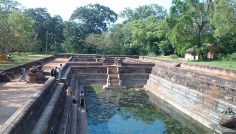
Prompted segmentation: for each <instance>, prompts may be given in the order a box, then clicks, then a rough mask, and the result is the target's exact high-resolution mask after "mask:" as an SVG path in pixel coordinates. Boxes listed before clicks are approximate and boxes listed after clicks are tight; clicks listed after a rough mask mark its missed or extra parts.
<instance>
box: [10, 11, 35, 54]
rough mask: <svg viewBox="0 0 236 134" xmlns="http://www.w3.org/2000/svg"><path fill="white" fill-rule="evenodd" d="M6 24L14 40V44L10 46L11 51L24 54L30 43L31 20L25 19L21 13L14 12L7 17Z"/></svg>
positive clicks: (32, 22)
mask: <svg viewBox="0 0 236 134" xmlns="http://www.w3.org/2000/svg"><path fill="white" fill-rule="evenodd" d="M8 24H9V26H10V29H11V31H12V32H13V38H14V44H11V48H12V50H17V51H18V52H20V51H24V52H25V51H26V50H27V49H28V48H29V44H30V42H31V41H32V38H31V37H32V36H31V35H32V33H33V26H34V21H33V19H31V18H29V17H25V16H24V14H23V13H22V12H17V11H14V12H12V13H11V14H10V15H9V19H8ZM19 54H20V53H19Z"/></svg>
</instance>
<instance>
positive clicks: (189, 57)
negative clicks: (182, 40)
mask: <svg viewBox="0 0 236 134" xmlns="http://www.w3.org/2000/svg"><path fill="white" fill-rule="evenodd" d="M196 47H197V46H194V47H191V48H189V49H187V50H186V51H185V55H184V59H186V60H198V56H197V55H193V51H194V49H195V48H196Z"/></svg>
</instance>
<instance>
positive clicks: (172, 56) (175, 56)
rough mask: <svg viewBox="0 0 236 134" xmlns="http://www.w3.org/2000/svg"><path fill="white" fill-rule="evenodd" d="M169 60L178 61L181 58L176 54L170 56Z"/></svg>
mask: <svg viewBox="0 0 236 134" xmlns="http://www.w3.org/2000/svg"><path fill="white" fill-rule="evenodd" d="M169 58H171V59H172V60H176V59H178V58H179V56H178V55H176V54H171V55H170V56H169Z"/></svg>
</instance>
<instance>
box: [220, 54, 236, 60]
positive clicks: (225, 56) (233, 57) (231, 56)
mask: <svg viewBox="0 0 236 134" xmlns="http://www.w3.org/2000/svg"><path fill="white" fill-rule="evenodd" d="M217 59H218V60H221V61H233V62H236V53H232V54H219V55H218V56H217Z"/></svg>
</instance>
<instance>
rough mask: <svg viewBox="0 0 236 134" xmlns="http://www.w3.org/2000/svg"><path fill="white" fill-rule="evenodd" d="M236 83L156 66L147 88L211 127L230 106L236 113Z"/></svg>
mask: <svg viewBox="0 0 236 134" xmlns="http://www.w3.org/2000/svg"><path fill="white" fill-rule="evenodd" d="M235 84H236V80H234V79H230V78H224V77H219V76H215V75H207V74H204V73H200V72H196V71H193V70H187V69H182V68H177V67H171V66H165V65H158V64H156V65H155V67H154V68H153V69H152V72H151V74H150V76H149V80H148V82H147V84H146V85H145V88H146V89H147V90H148V91H150V92H152V93H153V94H155V95H156V96H158V97H159V98H161V99H163V100H164V101H166V102H168V103H169V104H171V105H173V106H175V107H176V108H177V109H179V110H180V111H182V112H184V113H185V114H187V115H189V116H190V117H192V118H193V119H195V120H197V121H198V122H200V123H202V124H203V125H205V126H207V127H208V128H211V124H218V122H217V121H218V117H219V114H220V113H221V112H222V111H223V110H224V109H225V108H226V107H227V106H230V107H231V108H232V109H233V111H236V105H235V104H236V103H235V102H236V98H235V96H236V92H235V88H234V87H235Z"/></svg>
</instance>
